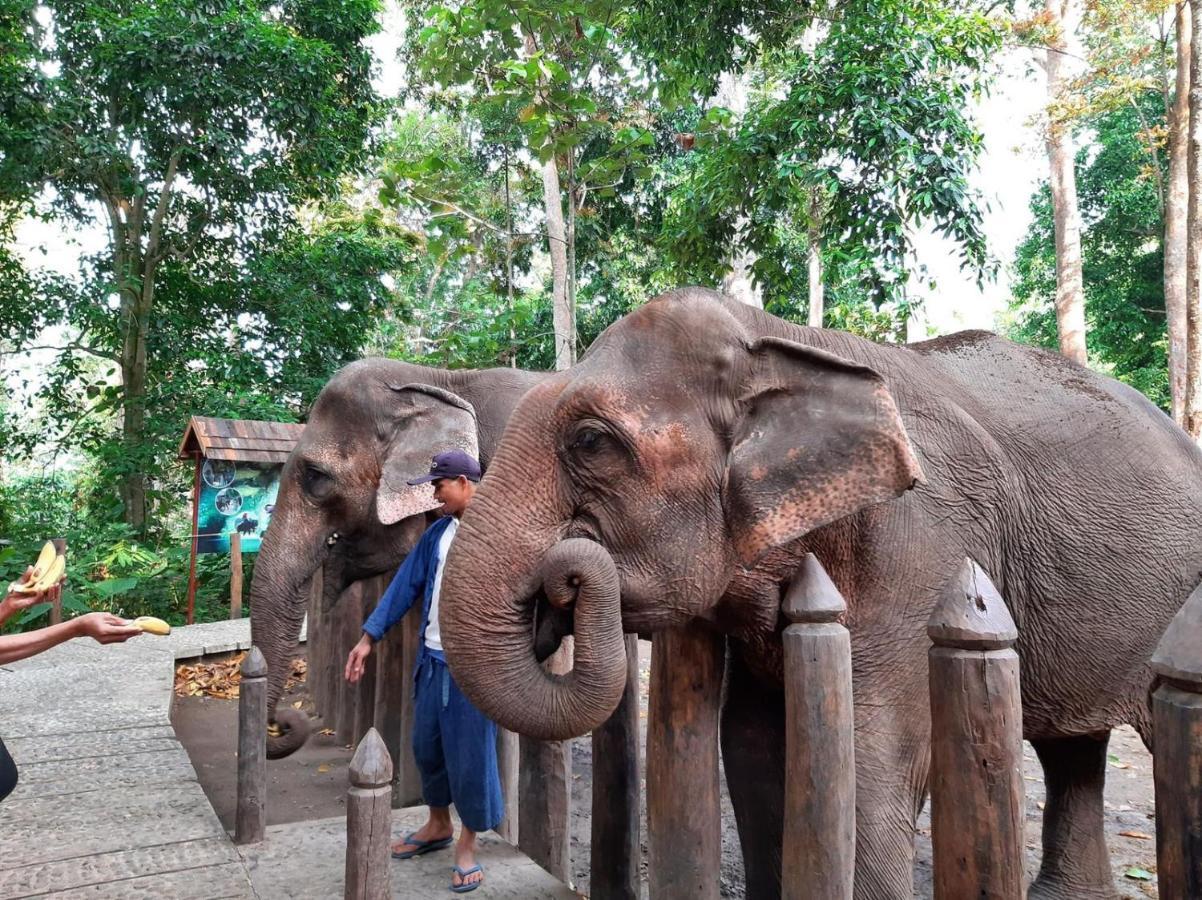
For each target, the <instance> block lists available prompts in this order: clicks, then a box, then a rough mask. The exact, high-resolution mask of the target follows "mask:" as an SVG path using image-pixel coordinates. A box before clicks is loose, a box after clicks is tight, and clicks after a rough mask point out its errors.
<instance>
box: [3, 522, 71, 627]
mask: <svg viewBox="0 0 1202 900" xmlns="http://www.w3.org/2000/svg"><path fill="white" fill-rule="evenodd" d="M66 578H67V560H66V558H65V557H63V556H61V555H59V553H58V552H57V551H56V550H55V549H54V544H53V543H52V542H50V541H47V542H46V544H45V546H43V547H42V552H41V553H40V554H38V558H37V562H35V563H34V564H33V565H32V566H30V567H29V568H28V569H26V570H25V573H24V574H23V575H22V576H21V577H20V578H18V579H17V580H16V581H14V582H12V584H10V585H9V586H8V590H7V591H6V592H5V595H4V599H3V600H0V622H4V621H6V620H7V619H8V618H9V617H10V616H13V615H15V614H16V613H19V612H21V611H23V610H26V609H29V607H31V606H33V605H34V604H37V603H53V602H54V601H55V600H57V599H58V597H59V595H60V594H61V593H62V589H63V582H64V581H66Z"/></svg>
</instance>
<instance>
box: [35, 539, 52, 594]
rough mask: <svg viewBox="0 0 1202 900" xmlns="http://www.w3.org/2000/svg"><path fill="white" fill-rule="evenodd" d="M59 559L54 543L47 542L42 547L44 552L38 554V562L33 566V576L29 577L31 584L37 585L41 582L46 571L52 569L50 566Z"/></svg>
mask: <svg viewBox="0 0 1202 900" xmlns="http://www.w3.org/2000/svg"><path fill="white" fill-rule="evenodd" d="M57 558H58V553H57V551H56V550H55V549H54V542H53V541H46V543H45V544H43V545H42V552H41V553H39V554H38V561H37V562H35V563H34V564H33V574H31V575H30V576H29V584H31V585H32V584H37V583H38V582H39V581H41V580H42V576H43V575H45V574H46V570H47V569H49V568H50V564H51V563H52V562H54V561H55V559H57Z"/></svg>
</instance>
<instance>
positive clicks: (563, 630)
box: [527, 587, 576, 663]
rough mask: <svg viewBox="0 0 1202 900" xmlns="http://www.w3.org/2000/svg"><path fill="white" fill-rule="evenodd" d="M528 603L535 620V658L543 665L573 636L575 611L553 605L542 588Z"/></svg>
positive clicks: (572, 608) (570, 608)
mask: <svg viewBox="0 0 1202 900" xmlns="http://www.w3.org/2000/svg"><path fill="white" fill-rule="evenodd" d="M527 603H528V605H529V608H531V609H532V613H533V618H534V657H535V659H537V660H538V661H539V662H540V663H541V662H543V660H545V659H547V657H549V656H550V655H551V654H553V653H554V652H555V651H556V650H558V649H559V646H560V644H562V643H563V639H564V638H565V637H567V636H568V635H570V634H572V632H573V629H574V628H575V624H576V614H575V609H574V607H571V606H569V607H567V608H562V607H558V606H554V605H552V603H551V602H550V601H549V600H548V599H547V595H546V593H544V591H543V590H542V588H541V587H540V588H539V589H538V591H537V592H536V593H535V594H534V595H533V596H532V597H530V598H529V600H528V601H527Z"/></svg>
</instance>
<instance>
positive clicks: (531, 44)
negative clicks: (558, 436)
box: [525, 33, 576, 371]
mask: <svg viewBox="0 0 1202 900" xmlns="http://www.w3.org/2000/svg"><path fill="white" fill-rule="evenodd" d="M525 45H526V55H527V56H533V55H534V54H535V53H537V52H538V43H537V42H536V41H535V39H534V35H533V34H530V33H527V34H526V35H525ZM542 175H543V206H544V208H545V210H546V215H547V250H548V252H549V253H550V254H551V322H552V327H553V328H554V331H555V368H556V370H557V371H558V370H562V369H566V368H568V367H569V366H571V365H572V364H573V363H574V362H576V328H575V318H576V317H575V315H574V313H575V310H574V309H572V306H571V299H572V298H571V295H570V293H569V290H568V288H569V286H568V235H567V228H566V227H565V226H564V221H563V192H562V190H561V189H560V182H559V162H558V160H556V158H555V156H554V154H552V155H551V157H550V159H548V160H547V161H546V162H545V163H543V171H542ZM568 202H571V200H570V199H569V201H568Z"/></svg>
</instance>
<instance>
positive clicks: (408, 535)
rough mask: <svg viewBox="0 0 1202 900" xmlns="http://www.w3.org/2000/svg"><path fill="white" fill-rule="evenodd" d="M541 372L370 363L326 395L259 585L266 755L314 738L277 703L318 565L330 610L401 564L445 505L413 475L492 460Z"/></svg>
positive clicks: (349, 371) (285, 495)
mask: <svg viewBox="0 0 1202 900" xmlns="http://www.w3.org/2000/svg"><path fill="white" fill-rule="evenodd" d="M542 377H543V376H541V375H539V374H537V373H533V372H524V371H519V370H517V369H485V370H460V371H451V370H444V369H431V368H427V367H425V366H415V365H411V364H409V363H403V362H399V361H396V360H390V359H366V360H361V361H359V362H355V363H351V364H350V365H348V366H346V367H344V368H343V369H341V370H339V371H338V372H337V373H336V374H335V375H334V377H333V378H332V379H331V380H330V382H329V384H327V385H326V387H325V388H324V389H323V390H322V391H321V393H320V394H319V395H318V396H317V399H316V400H315V401H314V403H313V407H312V409H311V410H310V413H309V418H308V423H307V424H306V425H305V430H304V432H303V433H302V435H301V439H300V440H299V441H298V442H297V445H296V448H295V449H294V450H293V452H292V455H291V456H290V457H289V458H288V462H287V463H286V464H285V466H284V471H283V473H282V475H281V478H280V491H279V496H278V498H277V500H276V508H275V511H274V512H273V514H272V521H271V526H270V527H269V528H268V529H267V534H266V535H265V536H264V538H263V543H262V546H261V549H260V550H259V556H258V560H257V561H256V564H255V574H254V581H253V583H252V584H251V588H250V602H251V614H250V619H251V634H252V638H253V641H254V643H255V644H257V645H258V647H259V649H260V650H262V651H263V655H264V657H265V659H266V660H267V675H268V690H267V707H268V715H269V716H271V718H272V727H271V729H270V732H269V735H268V738H267V755H268V756H270V757H272V758H273V759H275V758H279V757H283V756H287V755H288V754H290V753H292V752H294V751H295V750H297V749H298V748H300V747H301V746H302V745H303V744H304V743H305V740H306V739H307V738H308V735H309V719H308V717H307V716H306V715H305V714H304V713H301V712H299V711H297V710H293V709H289V708H287V707H286V706H285V707H282V708H278V709H277V704H278V702H279V699H280V697H281V695H282V694H283V692H284V683H285V680H286V678H287V675H288V672H289V671H290V670H291V661H292V657H293V655H294V654H295V652H296V645H297V638H298V636H299V634H300V627H301V622H302V620H303V619H304V615H305V610H306V598H307V595H308V589H307V587H308V584H309V582H310V580H311V579H312V578H313V576H314V574H315V573H316V572H317V570H318V568H319V567H321V568H322V572H323V578H324V583H323V585H322V596H323V604H324V606H325V608H326V609H329V608H330V607H331V606H332V604H333V603H334V602H335V601H336V600H337V598H338V596H339V594H341V593H342V591H343V590H344V589H345V588H346V587H347V586H348V585H350V584H351V583H352V582H354V581H358V580H359V579H362V578H370V577H371V576H373V575H379V574H381V573H384V572H388V571H391V570H392V569H395V568H396V567H397V566H398V565H399V564H400V563H401V561H402V560H403V559H404V558H405V556H406V554H408V552H409V551H410V550H411V549H412V548H413V546H414V544H416V543H417V540H418V538H419V537H421V534H422V532H423V531H424V530H425V527H426V517H425V515H424V514H425V512H426V511H427V510H432V509H434V508H436V507H437V506H438V503H437V502H436V501H435V500H434V499H433V491H432V489H431V488H430V486H429V485H420V486H418V487H410V486H409V485H407V484H406V483H405V482H406V480H407V479H409V478H412V477H414V476H415V475H419V474H421V473H423V472H425V471H427V470H428V469H429V466H430V458H431V457H432V456H433V455H434V454H435V453H438V452H439V451H441V450H446V449H448V448H450V447H460V448H463V449H465V450H468V451H469V452H471V453H472V454H473V455H478V456H479V458H480V460H481V463H482V464H484V465H487V464H488V461H489V459H490V457H491V456H492V453H493V448H494V447H495V446H496V444H497V442H498V440H499V439H500V435H501V432H502V430H503V429H504V427H505V422H506V420H507V419H508V418H509V414H510V413H511V412H512V410H513V408H514V407H515V406H516V405H517V402H518V400H519V399H520V398H521V396H522V394H524V393H525V392H526V390H527V389H529V388H530V387H531V386H532V385H534V384H536V383H538V381H539V380H540V379H541V378H542ZM398 689H399V688H398Z"/></svg>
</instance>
